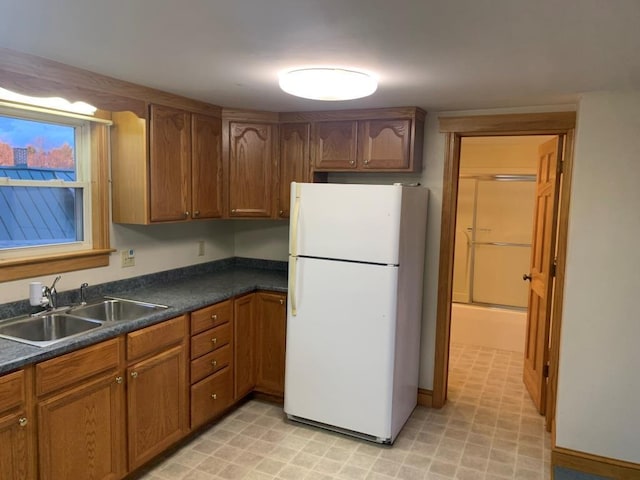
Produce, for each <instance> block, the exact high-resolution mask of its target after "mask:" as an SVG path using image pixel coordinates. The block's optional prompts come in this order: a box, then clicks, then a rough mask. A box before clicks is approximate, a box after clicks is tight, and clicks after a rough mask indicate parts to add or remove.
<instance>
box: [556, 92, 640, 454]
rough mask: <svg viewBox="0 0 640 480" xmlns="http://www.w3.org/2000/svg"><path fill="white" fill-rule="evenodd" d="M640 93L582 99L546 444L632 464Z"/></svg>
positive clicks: (637, 356) (639, 330) (639, 447)
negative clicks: (550, 439) (552, 418)
mask: <svg viewBox="0 0 640 480" xmlns="http://www.w3.org/2000/svg"><path fill="white" fill-rule="evenodd" d="M639 112H640V92H634V93H593V94H587V95H584V96H583V97H582V99H581V101H580V108H579V111H578V125H577V133H576V148H575V166H574V173H573V184H572V186H571V207H570V208H571V211H570V217H569V239H568V248H567V268H566V284H565V290H564V308H563V316H562V333H561V343H560V373H559V385H558V403H557V420H556V443H557V445H558V446H560V447H565V448H570V449H573V450H579V451H583V452H589V453H593V454H597V455H602V456H605V457H612V458H617V459H622V460H627V461H632V462H636V463H640V414H639V411H638V408H639V407H638V406H639V405H640V380H639V378H638V373H637V372H638V368H639V367H640V343H639V342H640V315H639V314H638V301H637V298H638V292H637V289H638V287H640V250H639V246H638V245H639V242H640V211H639V210H640V136H639V135H638V132H640V113H639Z"/></svg>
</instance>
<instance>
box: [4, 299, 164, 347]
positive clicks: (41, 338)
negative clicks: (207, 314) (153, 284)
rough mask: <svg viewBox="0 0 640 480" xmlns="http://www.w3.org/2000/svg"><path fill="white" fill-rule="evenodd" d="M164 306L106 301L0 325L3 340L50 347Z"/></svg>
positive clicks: (25, 317) (21, 318)
mask: <svg viewBox="0 0 640 480" xmlns="http://www.w3.org/2000/svg"><path fill="white" fill-rule="evenodd" d="M165 308H168V307H166V306H165V305H156V304H153V303H144V302H136V301H133V300H124V299H119V298H106V299H104V300H101V301H100V302H97V303H92V304H88V305H78V306H75V307H62V308H57V309H55V310H54V311H51V312H43V313H39V314H36V315H33V316H22V317H17V318H15V319H11V320H7V321H2V322H0V338H6V339H8V340H15V341H17V342H22V343H27V344H29V345H35V346H37V347H47V346H49V345H52V344H54V343H57V342H59V341H61V340H66V339H68V338H70V337H75V336H77V335H81V334H82V333H85V332H88V331H90V330H93V329H95V328H99V327H101V326H103V325H105V324H112V323H113V322H122V321H127V320H136V319H138V318H142V317H144V316H146V315H149V314H151V313H153V312H155V311H158V310H162V309H165Z"/></svg>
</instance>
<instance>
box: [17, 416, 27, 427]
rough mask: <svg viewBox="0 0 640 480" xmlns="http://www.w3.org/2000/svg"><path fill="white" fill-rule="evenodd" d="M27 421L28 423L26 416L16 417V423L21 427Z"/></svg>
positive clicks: (25, 424) (24, 425)
mask: <svg viewBox="0 0 640 480" xmlns="http://www.w3.org/2000/svg"><path fill="white" fill-rule="evenodd" d="M27 423H29V420H27V417H20V418H19V419H18V425H20V426H21V427H26V426H27Z"/></svg>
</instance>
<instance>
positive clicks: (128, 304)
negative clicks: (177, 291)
mask: <svg viewBox="0 0 640 480" xmlns="http://www.w3.org/2000/svg"><path fill="white" fill-rule="evenodd" d="M165 308H167V307H166V306H165V305H156V304H153V303H144V302H136V301H133V300H123V299H120V298H110V299H106V300H102V301H101V302H99V303H94V304H92V305H85V306H80V307H74V308H73V309H72V310H71V313H72V314H73V315H77V316H79V317H84V318H90V319H92V320H99V321H101V322H121V321H125V320H136V319H138V318H140V317H143V316H145V315H149V314H150V313H153V312H155V311H157V310H162V309H165Z"/></svg>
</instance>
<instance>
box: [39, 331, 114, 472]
mask: <svg viewBox="0 0 640 480" xmlns="http://www.w3.org/2000/svg"><path fill="white" fill-rule="evenodd" d="M122 358H123V342H122V338H114V339H111V340H107V341H105V342H101V343H98V344H96V345H92V346H90V347H87V348H83V349H81V350H77V351H75V352H71V353H68V354H66V355H62V356H60V357H57V358H54V359H51V360H47V361H45V362H42V363H39V364H37V365H36V367H35V389H36V392H37V394H38V403H37V405H36V410H37V413H38V447H39V448H38V459H39V467H40V479H41V480H58V479H61V478H65V479H66V478H71V479H79V478H91V479H96V480H106V479H118V478H121V477H122V476H123V475H124V474H125V473H126V464H125V453H126V450H125V443H124V442H125V426H126V424H125V422H124V418H125V410H124V399H125V382H124V378H123V373H122V370H121V367H122Z"/></svg>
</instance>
